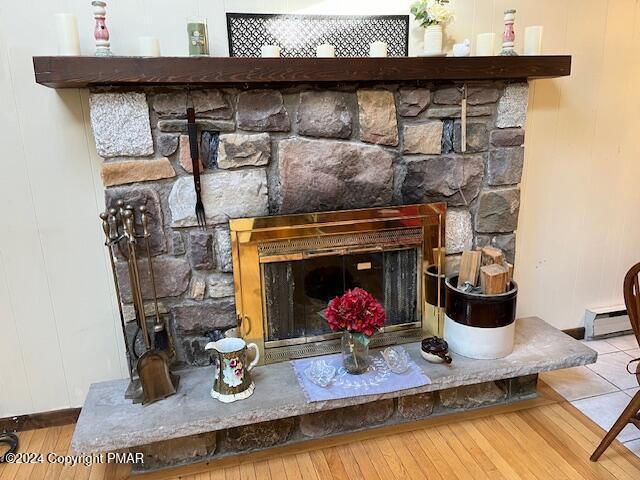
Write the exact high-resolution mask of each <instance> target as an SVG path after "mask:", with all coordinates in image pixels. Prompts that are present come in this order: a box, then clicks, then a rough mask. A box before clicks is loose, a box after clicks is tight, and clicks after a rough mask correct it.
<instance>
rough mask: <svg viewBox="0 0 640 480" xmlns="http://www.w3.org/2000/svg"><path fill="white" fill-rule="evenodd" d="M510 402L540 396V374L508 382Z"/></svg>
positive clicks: (512, 379)
mask: <svg viewBox="0 0 640 480" xmlns="http://www.w3.org/2000/svg"><path fill="white" fill-rule="evenodd" d="M506 384H507V390H508V392H509V400H524V399H527V398H533V397H536V396H537V395H538V374H537V373H534V374H533V375H524V376H522V377H516V378H510V379H508V380H506Z"/></svg>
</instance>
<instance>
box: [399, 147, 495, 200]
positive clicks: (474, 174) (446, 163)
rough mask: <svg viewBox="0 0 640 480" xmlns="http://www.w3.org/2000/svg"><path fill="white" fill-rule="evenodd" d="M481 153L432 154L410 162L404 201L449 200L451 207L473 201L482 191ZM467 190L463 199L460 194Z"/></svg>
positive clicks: (482, 170)
mask: <svg viewBox="0 0 640 480" xmlns="http://www.w3.org/2000/svg"><path fill="white" fill-rule="evenodd" d="M483 176H484V161H483V157H482V155H465V156H464V157H460V156H449V157H432V158H426V159H424V160H415V161H410V162H407V174H406V176H405V178H404V182H403V183H402V198H403V202H404V203H423V202H447V204H448V205H449V206H460V205H465V199H466V201H467V202H468V203H471V202H472V201H473V199H475V198H476V197H477V196H478V194H479V193H480V187H481V186H482V177H483ZM460 190H462V192H463V193H464V198H463V197H462V195H460Z"/></svg>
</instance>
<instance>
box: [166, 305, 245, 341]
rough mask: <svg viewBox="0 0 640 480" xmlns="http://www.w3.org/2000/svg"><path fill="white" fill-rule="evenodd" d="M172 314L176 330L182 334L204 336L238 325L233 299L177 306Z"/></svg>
mask: <svg viewBox="0 0 640 480" xmlns="http://www.w3.org/2000/svg"><path fill="white" fill-rule="evenodd" d="M171 313H172V315H173V321H174V324H175V326H176V329H178V330H179V331H180V332H181V333H187V334H198V335H204V334H205V333H206V332H210V331H212V330H215V329H217V328H225V327H231V326H235V325H236V306H235V302H234V300H233V299H232V298H224V299H221V300H212V301H206V302H197V303H192V302H190V303H185V304H183V305H176V306H174V307H172V308H171Z"/></svg>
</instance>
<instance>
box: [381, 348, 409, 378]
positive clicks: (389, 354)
mask: <svg viewBox="0 0 640 480" xmlns="http://www.w3.org/2000/svg"><path fill="white" fill-rule="evenodd" d="M382 358H384V361H385V362H386V364H387V366H388V367H389V370H391V371H392V372H393V373H404V372H406V371H407V370H409V356H408V355H407V353H406V352H405V351H404V350H403V349H401V348H393V347H387V348H385V349H384V350H383V351H382Z"/></svg>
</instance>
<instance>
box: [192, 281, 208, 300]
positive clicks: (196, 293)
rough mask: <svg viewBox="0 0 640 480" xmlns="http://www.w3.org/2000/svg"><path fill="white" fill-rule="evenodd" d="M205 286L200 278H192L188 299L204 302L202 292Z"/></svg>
mask: <svg viewBox="0 0 640 480" xmlns="http://www.w3.org/2000/svg"><path fill="white" fill-rule="evenodd" d="M206 289H207V284H206V283H205V281H204V280H203V279H202V278H194V279H192V280H191V288H190V289H189V298H190V299H191V300H204V292H205V290H206Z"/></svg>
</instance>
